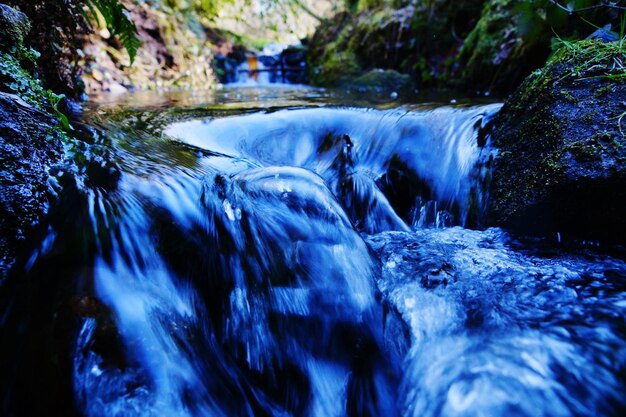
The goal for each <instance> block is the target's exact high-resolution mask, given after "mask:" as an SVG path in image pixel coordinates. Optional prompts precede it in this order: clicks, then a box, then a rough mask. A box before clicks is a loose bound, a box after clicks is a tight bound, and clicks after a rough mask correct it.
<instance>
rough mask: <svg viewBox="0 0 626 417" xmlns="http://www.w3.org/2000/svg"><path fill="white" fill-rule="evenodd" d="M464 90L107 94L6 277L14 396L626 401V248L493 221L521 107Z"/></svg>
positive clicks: (340, 405) (49, 401) (238, 412)
mask: <svg viewBox="0 0 626 417" xmlns="http://www.w3.org/2000/svg"><path fill="white" fill-rule="evenodd" d="M450 98H451V97H446V98H445V99H440V98H437V99H435V98H432V97H421V98H419V100H422V101H423V102H424V103H425V104H419V105H417V104H411V103H406V102H399V101H393V100H390V99H389V97H387V96H384V95H381V96H380V97H373V98H372V97H368V98H367V99H365V98H363V97H362V96H359V95H358V94H349V93H348V94H338V93H336V92H333V91H327V90H320V89H312V88H308V87H296V88H290V87H284V86H283V87H281V88H273V89H249V88H225V89H223V90H219V91H216V92H210V93H202V94H200V93H197V94H191V93H185V94H183V93H178V94H167V95H156V94H149V95H147V94H144V95H142V94H136V95H128V96H122V97H118V98H116V99H106V98H105V99H101V100H100V101H97V102H93V103H91V104H89V105H88V106H87V108H86V111H85V117H84V122H83V123H84V126H82V130H83V131H84V132H85V135H86V136H87V137H88V140H87V142H86V143H84V144H82V145H75V146H74V147H71V148H68V154H70V155H74V159H75V160H76V161H77V162H78V163H77V165H72V164H66V165H64V166H59V167H54V169H53V171H52V172H53V174H54V177H53V178H52V179H51V187H53V188H55V189H56V190H58V192H59V199H58V203H57V204H56V205H55V206H53V207H52V208H51V210H50V215H49V218H48V219H47V220H46V222H45V224H44V227H43V232H42V234H41V238H40V240H39V241H36V242H35V243H34V249H33V250H32V252H30V253H29V254H28V256H26V258H25V259H24V261H23V262H22V264H21V265H19V266H18V267H17V268H16V269H15V270H14V271H13V275H12V276H11V277H10V278H9V279H8V280H7V281H6V282H4V283H3V284H2V286H1V287H0V300H1V301H2V314H1V315H0V324H1V330H0V332H1V333H0V336H1V340H2V342H1V348H2V350H1V351H0V352H1V359H0V360H1V361H2V369H3V370H4V371H3V372H2V382H1V384H2V385H1V386H0V387H1V388H2V390H1V392H2V395H1V398H2V401H1V402H0V407H1V409H2V414H3V415H7V416H31V415H64V416H68V415H79V416H90V417H91V416H93V417H96V416H107V417H108V416H129V417H130V416H294V417H296V416H320V417H321V416H324V417H326V416H407V417H408V416H411V417H413V416H414V417H418V416H420V417H421V416H533V417H535V416H590V415H601V416H621V415H624V413H626V398H625V397H624V394H623V393H624V388H625V382H626V380H625V379H626V374H625V369H626V368H625V366H626V319H625V317H626V315H625V313H626V293H625V290H626V263H625V262H624V260H623V259H622V258H621V257H620V256H615V255H614V256H609V255H607V254H606V253H605V252H604V253H603V252H600V251H599V250H597V248H589V247H585V248H581V247H565V246H563V245H561V244H559V243H557V242H548V241H530V242H529V241H525V242H521V241H519V240H517V239H515V238H514V237H512V236H509V235H508V234H507V233H506V232H505V231H502V230H500V229H497V228H489V229H485V228H484V227H483V223H484V213H485V207H486V204H487V202H488V198H489V187H488V186H489V178H490V176H491V161H492V160H493V157H494V156H495V155H496V154H497V150H496V149H494V148H492V147H491V145H490V143H489V137H488V135H485V132H486V131H488V129H486V127H487V126H488V125H489V123H490V121H491V120H492V118H493V116H494V115H495V114H496V113H497V111H498V110H499V108H500V104H497V103H476V102H473V103H472V102H465V101H463V100H458V102H456V101H457V100H455V103H454V104H451V103H450ZM412 100H413V101H414V102H415V100H417V99H415V98H414V99H412Z"/></svg>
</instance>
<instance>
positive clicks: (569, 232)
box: [490, 41, 626, 243]
mask: <svg viewBox="0 0 626 417" xmlns="http://www.w3.org/2000/svg"><path fill="white" fill-rule="evenodd" d="M625 115H626V45H624V44H623V43H620V42H610V43H602V42H600V41H584V42H578V43H566V44H565V46H564V47H563V48H562V49H561V50H559V51H558V52H557V53H556V54H555V55H554V56H553V57H552V58H551V59H550V61H549V62H548V64H547V65H546V67H545V68H543V69H541V70H538V71H536V72H534V73H533V74H532V75H531V76H529V77H528V78H527V79H526V80H525V81H524V83H523V84H522V85H521V87H520V88H519V89H518V90H517V91H516V93H515V94H513V95H512V96H511V97H510V98H509V99H508V100H507V101H506V103H505V105H504V107H503V108H502V110H501V112H500V113H499V115H498V116H497V118H496V119H495V120H494V126H495V129H494V132H493V141H494V144H495V146H497V147H498V148H499V149H500V150H499V154H498V156H497V158H496V159H495V163H494V169H493V182H492V186H491V202H490V215H491V221H492V223H494V224H498V225H504V226H506V227H509V228H512V229H514V230H516V231H518V232H521V233H524V234H539V235H550V236H552V237H554V238H557V237H560V238H563V239H567V238H570V239H580V240H594V241H614V242H620V243H625V242H626V217H625V216H624V213H626V129H625V128H626V125H625V124H624V123H623V122H624V121H626V120H623V119H625Z"/></svg>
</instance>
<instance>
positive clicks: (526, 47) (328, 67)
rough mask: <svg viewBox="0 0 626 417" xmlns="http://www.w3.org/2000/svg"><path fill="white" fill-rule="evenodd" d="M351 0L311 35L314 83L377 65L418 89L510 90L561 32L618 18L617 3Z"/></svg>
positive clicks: (586, 31)
mask: <svg viewBox="0 0 626 417" xmlns="http://www.w3.org/2000/svg"><path fill="white" fill-rule="evenodd" d="M351 3H353V5H352V8H351V9H348V10H346V11H343V12H341V13H338V14H337V15H336V16H335V17H334V18H333V19H330V20H327V21H325V22H323V23H322V24H321V25H320V26H319V28H318V29H317V31H316V33H315V35H314V36H313V37H312V38H311V40H310V45H309V57H308V61H309V62H308V63H309V69H310V78H311V80H312V82H313V83H314V84H318V85H341V84H343V83H344V81H345V80H346V79H349V78H353V77H357V76H359V75H361V74H364V73H366V72H368V71H371V70H372V69H390V70H396V71H398V72H400V73H403V74H407V75H409V76H410V77H411V78H412V79H413V81H414V82H415V84H416V86H417V87H418V88H419V89H423V88H432V87H437V88H441V87H444V88H452V89H455V90H461V91H464V92H465V93H467V94H468V95H485V94H487V95H489V94H490V95H496V96H502V97H505V96H506V95H508V94H510V93H511V92H513V91H514V90H515V88H516V87H517V86H519V84H520V83H521V82H522V81H523V80H524V78H525V77H526V76H528V75H529V74H530V73H531V72H532V71H534V70H535V69H537V68H540V67H542V66H543V65H544V64H545V62H546V59H547V58H548V56H549V55H550V54H551V52H552V46H553V42H554V40H555V39H556V35H558V36H561V37H572V38H576V39H584V38H585V37H587V36H588V35H590V34H591V33H593V32H594V31H595V30H596V27H594V24H596V25H605V24H607V23H610V24H613V28H615V27H619V21H620V15H619V11H618V10H617V9H612V8H603V7H594V8H591V9H584V10H580V11H576V12H574V13H568V12H566V11H565V10H563V9H562V8H560V7H558V6H557V5H556V4H555V2H551V1H548V0H458V1H457V0H455V1H452V0H419V1H409V0H395V1H389V2H383V1H372V0H361V1H356V2H351ZM583 19H584V20H583ZM586 22H590V23H586ZM593 22H595V23H593Z"/></svg>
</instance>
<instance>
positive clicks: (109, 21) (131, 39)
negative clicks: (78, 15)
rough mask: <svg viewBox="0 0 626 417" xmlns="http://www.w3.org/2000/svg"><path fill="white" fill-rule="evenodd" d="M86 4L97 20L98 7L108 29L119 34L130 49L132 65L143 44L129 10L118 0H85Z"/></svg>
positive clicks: (116, 34)
mask: <svg viewBox="0 0 626 417" xmlns="http://www.w3.org/2000/svg"><path fill="white" fill-rule="evenodd" d="M85 4H86V5H87V7H89V9H90V10H91V13H92V15H93V17H94V20H95V21H96V22H98V21H99V19H98V18H97V15H96V12H95V10H96V9H97V10H98V11H99V12H100V14H101V15H102V17H103V18H104V21H105V22H106V26H107V29H109V31H110V32H111V34H113V35H114V36H117V37H118V38H119V40H120V42H121V43H122V45H123V46H124V48H125V49H126V51H128V56H129V57H130V62H131V65H132V63H133V61H134V60H135V56H136V55H137V50H138V49H139V46H141V41H140V40H139V38H138V37H137V28H136V27H135V24H134V23H133V21H132V20H131V19H130V18H129V17H128V16H127V12H128V10H127V9H126V7H124V5H123V4H121V3H120V2H119V1H118V0H85Z"/></svg>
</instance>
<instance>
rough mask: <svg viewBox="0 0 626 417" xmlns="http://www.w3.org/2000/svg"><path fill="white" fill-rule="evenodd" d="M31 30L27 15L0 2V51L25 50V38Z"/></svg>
mask: <svg viewBox="0 0 626 417" xmlns="http://www.w3.org/2000/svg"><path fill="white" fill-rule="evenodd" d="M28 32H30V22H29V21H28V18H27V17H26V15H25V14H24V13H22V12H20V11H17V10H15V9H13V8H11V7H9V6H7V5H4V4H0V51H4V52H9V53H12V54H16V55H17V54H19V53H20V51H23V50H24V39H25V38H26V36H27V35H28Z"/></svg>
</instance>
